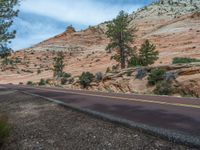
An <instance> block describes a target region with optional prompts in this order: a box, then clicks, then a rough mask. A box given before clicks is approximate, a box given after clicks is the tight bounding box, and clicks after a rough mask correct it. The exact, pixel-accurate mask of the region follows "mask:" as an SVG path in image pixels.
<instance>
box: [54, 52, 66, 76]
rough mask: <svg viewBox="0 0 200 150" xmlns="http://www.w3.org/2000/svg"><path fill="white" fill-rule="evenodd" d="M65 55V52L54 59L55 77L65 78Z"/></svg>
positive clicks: (59, 53)
mask: <svg viewBox="0 0 200 150" xmlns="http://www.w3.org/2000/svg"><path fill="white" fill-rule="evenodd" d="M64 58H65V56H64V53H63V52H58V53H57V57H55V58H54V64H53V67H54V68H53V71H54V77H57V78H59V77H62V76H63V73H64V72H63V69H64V67H65V63H64Z"/></svg>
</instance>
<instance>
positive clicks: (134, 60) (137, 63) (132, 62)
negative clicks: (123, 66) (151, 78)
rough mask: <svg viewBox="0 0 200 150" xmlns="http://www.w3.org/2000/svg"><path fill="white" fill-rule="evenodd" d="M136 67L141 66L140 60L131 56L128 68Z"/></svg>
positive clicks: (135, 56)
mask: <svg viewBox="0 0 200 150" xmlns="http://www.w3.org/2000/svg"><path fill="white" fill-rule="evenodd" d="M137 66H141V64H140V59H139V57H138V56H137V55H133V56H131V58H130V59H129V61H128V68H130V67H137Z"/></svg>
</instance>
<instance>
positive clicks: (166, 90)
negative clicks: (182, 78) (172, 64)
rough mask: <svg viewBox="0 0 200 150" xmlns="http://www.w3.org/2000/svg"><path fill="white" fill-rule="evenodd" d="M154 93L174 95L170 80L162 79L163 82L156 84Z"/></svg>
mask: <svg viewBox="0 0 200 150" xmlns="http://www.w3.org/2000/svg"><path fill="white" fill-rule="evenodd" d="M154 93H155V94H157V95H172V94H173V88H172V86H171V84H170V82H167V81H162V82H160V83H157V84H156V88H155V90H154Z"/></svg>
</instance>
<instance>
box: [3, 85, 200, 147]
mask: <svg viewBox="0 0 200 150" xmlns="http://www.w3.org/2000/svg"><path fill="white" fill-rule="evenodd" d="M1 87H2V88H3V87H6V88H10V89H13V90H19V91H24V92H27V93H31V94H36V95H39V96H43V97H47V98H51V99H55V100H59V101H61V102H63V103H65V104H67V105H70V106H73V107H76V108H80V109H84V110H90V111H92V112H97V113H100V114H105V115H109V116H111V117H113V118H119V119H122V120H123V121H125V120H126V121H127V122H129V123H130V124H131V123H133V124H134V123H135V124H136V126H137V127H138V126H140V125H141V126H142V128H143V129H144V128H145V127H146V128H148V130H149V129H150V130H152V131H155V132H157V133H158V132H160V133H161V134H163V135H165V134H166V136H169V138H175V139H178V140H180V141H181V142H188V143H194V144H195V145H199V146H200V99H193V98H176V97H168V96H148V95H134V94H114V93H101V92H91V91H79V90H66V89H60V88H39V87H28V86H15V85H1ZM0 90H1V88H0Z"/></svg>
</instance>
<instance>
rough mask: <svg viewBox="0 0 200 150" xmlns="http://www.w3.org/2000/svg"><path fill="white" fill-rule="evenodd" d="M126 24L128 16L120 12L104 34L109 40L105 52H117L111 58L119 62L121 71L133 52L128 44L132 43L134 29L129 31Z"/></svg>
mask: <svg viewBox="0 0 200 150" xmlns="http://www.w3.org/2000/svg"><path fill="white" fill-rule="evenodd" d="M128 24H129V21H128V14H127V13H125V12H124V11H120V13H119V15H118V16H117V18H116V19H114V20H113V21H112V22H111V23H109V24H108V25H107V27H108V31H107V32H106V34H107V37H108V38H110V43H109V44H108V46H107V48H106V50H109V51H110V50H113V49H114V50H117V54H116V55H114V56H113V57H112V58H113V59H115V60H116V61H118V62H120V64H121V69H124V68H125V67H126V61H127V57H128V55H129V54H130V53H132V50H133V49H132V48H131V47H130V46H129V44H130V42H132V41H133V35H132V33H133V32H134V31H135V29H132V30H131V29H129V28H128Z"/></svg>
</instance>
